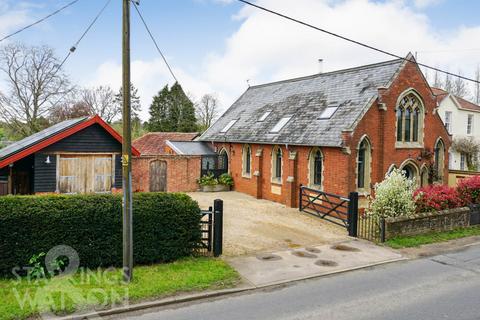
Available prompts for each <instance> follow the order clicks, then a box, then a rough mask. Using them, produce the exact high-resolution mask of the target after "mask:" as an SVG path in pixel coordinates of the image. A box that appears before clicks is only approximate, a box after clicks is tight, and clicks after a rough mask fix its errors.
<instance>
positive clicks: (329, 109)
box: [320, 106, 338, 119]
mask: <svg viewBox="0 0 480 320" xmlns="http://www.w3.org/2000/svg"><path fill="white" fill-rule="evenodd" d="M337 109H338V106H329V107H327V108H326V109H325V110H323V112H322V114H321V115H320V119H330V118H331V117H332V116H333V114H334V113H335V111H337Z"/></svg>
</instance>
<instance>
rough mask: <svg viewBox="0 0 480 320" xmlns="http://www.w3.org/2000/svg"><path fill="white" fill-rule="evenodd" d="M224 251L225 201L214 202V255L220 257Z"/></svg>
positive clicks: (217, 200)
mask: <svg viewBox="0 0 480 320" xmlns="http://www.w3.org/2000/svg"><path fill="white" fill-rule="evenodd" d="M222 251H223V201H222V200H220V199H216V200H215V201H214V202H213V256H214V257H219V256H220V255H221V254H222Z"/></svg>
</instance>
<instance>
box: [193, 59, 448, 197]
mask: <svg viewBox="0 0 480 320" xmlns="http://www.w3.org/2000/svg"><path fill="white" fill-rule="evenodd" d="M437 107H438V106H437V101H436V98H435V96H434V94H433V93H432V89H431V88H430V86H429V85H428V83H427V81H426V80H425V77H424V76H423V74H422V72H421V71H420V69H419V68H418V66H417V65H416V63H415V62H414V58H413V56H412V55H411V54H410V55H408V56H407V60H404V59H397V60H392V61H386V62H382V63H377V64H372V65H366V66H361V67H357V68H351V69H345V70H339V71H334V72H328V73H321V74H316V75H312V76H308V77H303V78H296V79H291V80H286V81H279V82H274V83H269V84H263V85H258V86H252V87H250V88H248V90H247V91H246V92H244V93H243V95H242V96H241V97H240V98H239V99H238V100H237V101H236V102H235V103H234V104H233V105H232V106H231V107H230V108H229V109H228V110H227V111H226V112H225V113H224V115H223V116H222V117H221V118H220V119H219V120H218V121H217V122H216V123H215V124H214V125H213V126H212V127H210V128H209V129H208V130H207V131H206V132H205V133H204V134H203V135H202V136H201V137H200V140H201V141H204V142H209V143H211V144H212V145H213V146H214V148H215V150H216V151H217V152H218V153H219V154H221V155H224V156H227V157H228V168H229V171H230V173H231V174H232V176H233V178H234V181H235V189H236V190H237V191H240V192H244V193H247V194H250V195H252V196H255V197H257V198H263V199H268V200H272V201H276V202H280V203H284V204H286V205H287V206H291V207H296V206H298V191H299V187H300V185H307V186H310V187H313V188H316V189H320V190H324V191H326V192H330V193H335V194H340V195H347V194H348V193H349V192H351V191H358V192H359V194H360V196H361V200H362V199H363V200H364V201H363V205H365V199H366V196H367V195H369V194H371V192H372V188H373V186H374V184H375V183H376V182H379V181H381V180H383V178H384V177H385V174H386V173H387V172H389V171H390V170H391V169H392V168H394V167H397V168H401V169H403V170H405V172H406V174H407V175H408V176H409V177H411V178H415V179H416V181H417V184H418V185H425V184H428V183H432V182H433V181H436V182H440V183H443V182H446V179H447V176H448V149H449V147H450V143H451V137H450V135H449V134H448V132H447V131H446V129H445V127H444V125H443V123H442V120H441V119H440V117H439V115H438V113H437ZM361 204H362V202H361Z"/></svg>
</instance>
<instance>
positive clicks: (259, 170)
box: [215, 143, 349, 207]
mask: <svg viewBox="0 0 480 320" xmlns="http://www.w3.org/2000/svg"><path fill="white" fill-rule="evenodd" d="M243 147H244V144H240V143H216V144H215V148H216V150H217V152H218V151H220V150H222V149H225V150H226V151H227V154H228V162H229V165H228V168H229V172H230V174H231V175H232V177H233V179H234V182H235V186H234V189H235V190H236V191H238V192H242V193H246V194H249V195H251V196H254V197H256V198H259V199H266V200H270V201H275V202H279V203H283V204H285V205H287V206H292V207H296V206H298V196H299V195H298V192H299V188H300V185H304V186H309V185H311V181H309V180H310V179H309V177H310V172H309V170H310V169H309V161H310V160H309V157H310V153H311V151H312V149H314V148H313V147H308V146H291V145H290V146H288V149H287V146H285V145H267V144H250V148H251V154H252V156H251V174H250V176H245V175H244V174H243V167H242V166H243V163H242V160H243ZM275 147H279V148H281V150H282V181H281V183H276V182H272V163H273V160H272V154H273V151H274V149H275ZM320 150H321V152H322V155H323V159H324V161H323V177H322V180H323V183H322V189H323V190H325V191H328V192H332V193H337V194H341V195H347V194H348V179H347V175H346V173H347V166H348V159H349V157H348V155H346V154H345V153H344V152H342V149H341V148H320Z"/></svg>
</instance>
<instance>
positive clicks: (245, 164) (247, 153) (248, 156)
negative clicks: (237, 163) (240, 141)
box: [242, 144, 252, 177]
mask: <svg viewBox="0 0 480 320" xmlns="http://www.w3.org/2000/svg"><path fill="white" fill-rule="evenodd" d="M242 154H243V157H242V169H243V170H242V175H243V176H244V177H250V175H251V171H252V149H251V148H250V146H249V145H248V144H246V145H244V146H243V152H242Z"/></svg>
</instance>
